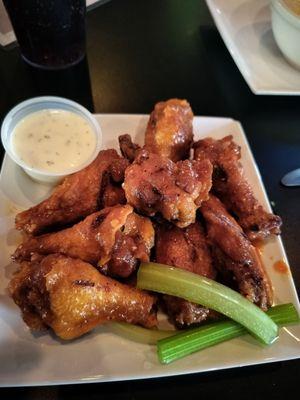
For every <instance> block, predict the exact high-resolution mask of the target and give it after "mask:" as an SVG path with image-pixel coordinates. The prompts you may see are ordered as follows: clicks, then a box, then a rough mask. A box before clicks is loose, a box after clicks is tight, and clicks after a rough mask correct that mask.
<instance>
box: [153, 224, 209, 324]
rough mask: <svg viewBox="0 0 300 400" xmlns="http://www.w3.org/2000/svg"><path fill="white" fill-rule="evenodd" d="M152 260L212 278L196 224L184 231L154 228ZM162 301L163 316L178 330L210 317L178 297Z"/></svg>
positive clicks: (203, 240) (201, 231)
mask: <svg viewBox="0 0 300 400" xmlns="http://www.w3.org/2000/svg"><path fill="white" fill-rule="evenodd" d="M155 258H156V261H157V262H159V263H162V264H167V265H173V266H174V267H178V268H182V269H185V270H187V271H190V272H193V273H195V274H199V275H203V276H206V277H208V278H211V279H214V278H215V277H216V271H215V269H214V267H213V265H212V260H211V255H210V250H209V248H208V245H207V244H206V239H205V235H204V232H203V228H202V227H201V225H200V223H199V222H198V221H197V222H195V223H194V224H191V225H189V226H188V227H187V228H185V229H180V228H177V227H175V226H174V225H171V224H166V223H164V224H159V225H158V226H157V228H156V242H155ZM163 301H164V303H165V306H166V311H167V314H168V315H169V316H170V317H171V319H172V320H173V321H174V322H175V324H176V325H177V326H179V327H182V326H185V325H191V324H195V323H200V322H202V321H204V320H206V319H207V317H208V316H210V314H211V311H210V310H209V309H207V308H205V307H202V306H200V305H198V304H194V303H191V302H189V301H186V300H184V299H180V298H178V297H174V296H168V295H164V296H163Z"/></svg>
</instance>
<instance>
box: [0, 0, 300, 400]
mask: <svg viewBox="0 0 300 400" xmlns="http://www.w3.org/2000/svg"><path fill="white" fill-rule="evenodd" d="M39 95H59V96H64V97H68V98H71V99H74V100H76V101H78V102H80V103H81V104H83V105H84V106H86V107H87V108H89V109H90V110H91V111H94V112H97V113H149V112H150V111H151V109H152V107H153V105H154V104H155V102H157V101H159V100H162V99H167V98H171V97H179V98H186V99H188V100H189V101H190V103H191V105H192V107H193V110H194V113H195V115H206V116H210V115H211V116H226V117H231V118H234V119H237V120H239V121H241V123H242V125H243V127H244V130H245V132H246V134H247V137H248V140H249V142H250V145H251V147H252V150H253V153H254V156H255V159H256V161H257V164H258V166H259V169H260V172H261V174H262V177H263V180H264V183H265V186H266V189H267V192H268V195H269V198H270V200H272V201H273V202H274V203H275V208H276V210H275V211H276V212H277V213H278V214H279V215H281V216H282V219H283V222H284V226H283V232H282V238H283V241H284V245H285V248H286V251H287V254H288V258H289V261H290V264H291V268H292V272H293V276H294V280H295V283H296V286H297V289H298V293H299V288H300V268H299V266H300V246H299V239H298V236H299V223H300V201H299V199H300V188H294V189H287V188H285V187H283V186H281V185H280V183H279V180H280V178H281V177H282V175H283V174H285V173H286V172H288V171H289V170H291V169H293V168H297V167H300V111H299V110H300V101H299V97H297V96H295V97H288V96H256V95H254V94H253V93H252V92H251V91H250V89H249V88H248V86H247V84H246V83H245V81H244V79H243V77H242V76H241V74H240V72H239V70H238V68H237V67H236V65H235V63H234V61H233V60H232V58H231V56H230V54H229V52H228V50H227V49H226V47H225V45H224V43H223V41H222V39H221V37H220V35H219V33H218V30H217V29H216V27H215V25H214V22H213V20H212V18H211V16H210V14H209V11H208V9H207V7H206V5H205V2H204V1H201V0H185V1H184V0H151V1H140V0H112V1H110V2H108V3H107V4H104V5H102V6H100V7H98V8H96V9H94V10H91V11H90V12H89V13H88V15H87V60H84V61H83V62H82V63H80V64H79V65H77V66H76V67H73V68H71V69H68V70H65V71H60V72H45V71H44V72H43V71H39V70H35V69H33V68H31V67H29V66H27V65H25V64H24V63H23V61H22V60H21V59H20V56H19V50H18V48H13V49H8V50H0V121H1V120H2V119H3V117H4V115H5V114H6V113H7V111H8V110H9V109H10V108H11V107H13V106H14V105H15V104H16V103H18V102H20V101H22V100H24V99H27V98H29V97H33V96H39ZM2 156H3V150H2V149H1V157H2ZM299 371H300V360H295V361H288V362H280V363H272V364H267V365H262V366H254V367H244V368H236V369H232V370H226V371H216V372H210V373H202V374H194V375H189V376H180V377H173V378H164V379H152V380H143V381H131V382H120V383H104V384H89V385H79V386H56V387H55V386H54V387H41V388H24V389H22V388H19V389H2V390H1V392H0V396H1V398H3V399H10V398H18V399H19V398H24V399H38V398H43V399H59V398H66V399H68V398H70V399H71V398H72V399H82V398H86V396H89V398H90V399H96V398H97V399H99V398H105V399H143V400H147V399H153V398H167V397H168V396H170V398H171V397H172V398H182V397H185V398H193V397H194V398H200V396H203V397H207V396H209V398H217V397H219V396H220V398H229V397H230V398H243V399H244V400H246V399H253V398H261V397H264V398H266V397H265V396H270V398H273V399H282V398H284V397H285V396H287V395H289V394H290V395H291V394H292V393H297V392H298V385H299Z"/></svg>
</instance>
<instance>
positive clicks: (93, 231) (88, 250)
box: [13, 205, 154, 277]
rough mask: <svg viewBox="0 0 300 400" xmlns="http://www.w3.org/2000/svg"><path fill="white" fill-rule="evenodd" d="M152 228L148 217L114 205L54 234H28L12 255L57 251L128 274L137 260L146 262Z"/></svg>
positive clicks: (113, 272)
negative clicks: (31, 235) (30, 235)
mask: <svg viewBox="0 0 300 400" xmlns="http://www.w3.org/2000/svg"><path fill="white" fill-rule="evenodd" d="M153 245H154V229H153V226H152V223H151V221H150V220H149V219H148V218H145V217H141V216H139V215H137V214H136V213H134V212H133V210H132V207H131V206H129V205H125V206H114V207H109V208H105V209H104V210H101V211H99V212H96V213H93V214H91V215H89V216H88V217H86V218H85V219H84V220H83V221H81V222H79V223H78V224H76V225H74V226H72V227H71V228H68V229H64V230H62V231H59V232H55V233H48V234H45V235H41V236H34V237H29V238H28V239H27V240H26V241H25V242H24V243H22V244H21V245H20V246H19V247H18V248H17V250H16V251H15V254H14V256H13V258H14V259H15V260H16V261H18V262H20V261H23V260H30V259H31V256H32V254H34V253H38V254H43V255H46V254H52V253H60V254H64V255H67V256H69V257H74V258H79V259H81V260H83V261H86V262H89V263H91V264H94V265H96V264H97V263H98V265H99V268H100V269H101V270H102V271H103V272H105V273H106V274H108V275H111V276H119V277H128V276H129V275H130V274H131V273H132V272H133V271H134V270H135V268H136V267H137V265H138V262H139V261H149V256H150V250H151V248H152V247H153Z"/></svg>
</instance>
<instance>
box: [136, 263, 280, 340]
mask: <svg viewBox="0 0 300 400" xmlns="http://www.w3.org/2000/svg"><path fill="white" fill-rule="evenodd" d="M137 287H138V288H140V289H146V290H152V291H156V292H160V293H165V294H169V295H172V296H177V297H181V298H183V299H186V300H188V301H191V302H193V303H197V304H201V305H203V306H205V307H208V308H211V309H213V310H216V311H218V312H220V313H221V314H224V315H226V316H227V317H229V318H231V319H233V320H234V321H236V322H238V323H239V324H241V325H243V326H244V327H245V328H246V329H247V330H248V331H249V332H250V333H252V334H253V335H254V336H256V337H257V338H258V339H260V340H261V341H262V342H263V343H265V344H271V343H272V342H273V341H274V340H275V339H276V337H277V335H278V327H277V325H276V324H275V323H274V322H273V321H272V320H271V318H269V317H268V316H267V314H266V313H264V312H263V311H262V310H261V309H260V308H259V307H257V306H255V305H254V304H252V303H251V302H250V301H249V300H247V299H246V298H244V297H243V296H241V295H240V294H239V293H238V292H235V291H234V290H232V289H230V288H228V287H226V286H224V285H222V284H220V283H218V282H215V281H213V280H211V279H208V278H205V277H203V276H200V275H197V274H194V273H192V272H188V271H185V270H182V269H180V268H175V267H170V266H167V265H163V264H156V263H142V264H141V266H140V268H139V271H138V279H137Z"/></svg>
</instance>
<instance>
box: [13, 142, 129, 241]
mask: <svg viewBox="0 0 300 400" xmlns="http://www.w3.org/2000/svg"><path fill="white" fill-rule="evenodd" d="M127 165H128V161H127V160H125V159H124V158H122V157H120V156H119V155H118V153H117V152H116V151H115V150H103V151H100V153H99V155H98V156H97V158H96V159H95V160H94V161H93V162H92V163H91V164H90V165H88V166H87V167H86V168H84V169H82V170H81V171H79V172H76V173H75V174H72V175H69V176H67V177H66V178H65V179H64V181H63V182H62V183H61V184H60V185H59V186H57V187H56V188H55V189H54V191H53V193H52V195H51V196H50V197H49V198H48V199H46V200H44V201H43V202H42V203H40V204H37V205H36V206H34V207H31V208H30V209H28V210H25V211H23V212H21V213H19V214H17V216H16V228H17V229H20V230H23V231H25V232H26V233H29V234H33V235H36V234H39V233H41V232H42V231H44V230H46V229H47V228H51V227H57V226H62V225H67V224H70V223H74V222H77V221H78V220H80V219H82V218H84V217H86V216H87V215H89V214H91V213H93V212H95V211H97V210H98V209H99V208H100V207H101V202H102V194H103V190H104V187H103V185H104V186H105V185H107V183H108V176H109V177H110V178H111V179H112V180H113V181H114V182H117V183H119V182H122V180H123V179H124V171H125V169H126V167H127Z"/></svg>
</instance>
